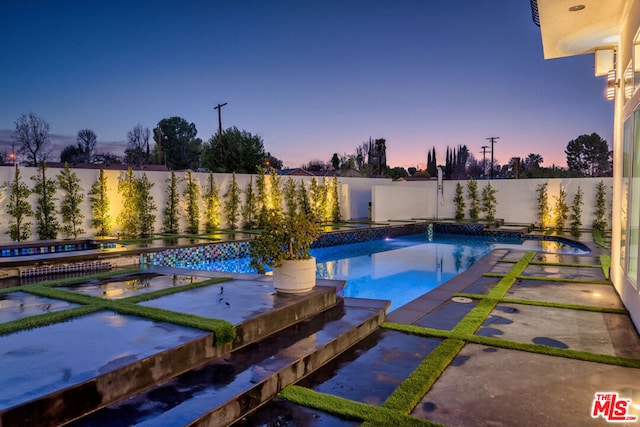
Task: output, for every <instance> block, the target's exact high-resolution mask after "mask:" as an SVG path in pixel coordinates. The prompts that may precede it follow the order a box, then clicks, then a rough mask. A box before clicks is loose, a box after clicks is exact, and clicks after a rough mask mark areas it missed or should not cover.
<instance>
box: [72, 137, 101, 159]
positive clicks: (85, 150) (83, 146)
mask: <svg viewBox="0 0 640 427" xmlns="http://www.w3.org/2000/svg"><path fill="white" fill-rule="evenodd" d="M76 142H77V143H78V148H79V149H80V152H81V153H82V156H83V158H82V162H83V163H91V161H92V160H93V155H94V153H95V151H96V144H97V142H98V136H97V135H96V133H95V132H94V131H92V130H91V129H80V130H79V131H78V136H77V137H76Z"/></svg>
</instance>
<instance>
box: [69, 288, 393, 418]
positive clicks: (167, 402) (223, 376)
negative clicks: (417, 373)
mask: <svg viewBox="0 0 640 427" xmlns="http://www.w3.org/2000/svg"><path fill="white" fill-rule="evenodd" d="M388 305H389V302H388V301H379V300H364V299H351V298H345V299H344V302H343V303H340V304H338V305H337V306H335V307H334V308H331V309H328V310H326V311H324V312H322V313H319V314H317V315H316V316H314V317H313V318H311V319H309V320H306V321H301V322H298V323H297V324H295V325H293V326H291V327H289V328H287V329H285V330H283V331H281V332H278V333H276V334H273V335H271V336H269V337H267V338H264V339H262V340H260V341H257V342H255V343H252V344H250V345H247V346H245V347H243V348H240V349H238V350H235V351H234V352H232V353H231V354H229V355H227V356H225V357H223V358H219V359H216V360H214V361H212V362H209V363H206V364H204V365H202V366H199V367H197V368H194V369H192V370H191V371H189V372H186V373H184V374H181V375H178V376H176V377H175V378H173V379H171V380H169V381H166V382H164V383H161V384H158V385H157V386H155V387H153V388H151V389H149V390H146V391H144V392H142V393H139V394H136V395H134V396H131V397H129V398H126V399H123V400H121V401H119V402H117V403H114V404H112V405H110V406H108V407H106V408H103V409H101V410H99V411H97V412H95V413H93V414H89V415H87V416H85V417H83V418H81V419H79V420H77V421H76V422H74V423H73V424H71V425H73V426H107V425H145V426H166V425H194V426H205V425H206V426H217V425H228V424H230V423H233V422H234V421H237V420H238V419H240V418H241V417H243V416H244V415H245V414H247V413H248V412H251V411H252V410H254V409H256V408H258V407H259V406H260V405H262V404H264V403H265V402H267V401H269V400H270V399H271V398H273V397H275V396H276V394H277V393H278V392H279V391H280V390H281V389H282V388H283V387H285V386H287V385H289V384H292V383H295V382H296V381H298V380H299V379H301V378H303V377H304V376H306V375H308V374H310V373H312V372H314V371H315V370H317V369H318V368H320V367H321V366H322V365H324V364H325V363H327V362H328V361H330V360H331V359H333V358H334V357H336V356H337V355H339V354H341V353H342V352H344V351H345V350H347V349H348V348H349V347H351V346H353V345H354V344H356V343H358V342H359V341H361V340H362V339H363V338H365V337H367V336H368V335H369V334H370V333H372V332H374V331H375V330H377V329H378V327H379V325H380V324H381V323H382V322H383V321H384V319H385V310H386V309H387V307H388Z"/></svg>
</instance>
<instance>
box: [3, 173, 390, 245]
mask: <svg viewBox="0 0 640 427" xmlns="http://www.w3.org/2000/svg"><path fill="white" fill-rule="evenodd" d="M61 170H62V169H58V168H47V170H46V177H47V178H48V179H56V180H57V178H56V177H57V175H59V174H60V172H61ZM19 171H20V179H21V181H22V182H23V183H24V184H26V185H27V186H28V187H29V188H30V189H33V187H34V185H35V182H34V181H33V180H32V179H31V177H32V176H35V175H37V173H38V169H37V168H33V167H20V168H19ZM72 171H73V172H74V173H75V174H76V175H77V176H78V178H79V179H80V186H81V187H82V194H84V195H85V198H84V200H83V202H82V204H81V212H82V214H83V215H84V220H83V223H82V224H81V226H80V227H81V228H83V229H84V230H85V233H84V234H82V235H81V236H79V237H85V238H86V237H93V236H94V231H95V230H93V229H92V228H91V218H92V214H91V205H90V203H89V196H88V194H89V191H90V189H91V186H92V185H93V184H94V183H95V182H96V181H97V179H98V176H99V174H100V170H99V169H81V168H76V169H72ZM124 173H125V171H118V170H105V175H106V177H107V181H108V184H107V186H108V198H109V203H110V209H111V216H112V234H113V235H114V236H115V235H117V233H118V232H119V231H121V229H122V227H121V226H120V224H118V222H117V218H118V215H119V213H120V210H121V206H122V197H121V196H120V194H119V193H118V177H119V176H120V175H121V174H124ZM143 173H144V174H146V176H147V178H148V179H149V181H150V182H151V183H153V187H152V188H151V195H152V197H153V200H154V203H155V205H156V208H157V209H156V221H155V231H156V232H161V230H162V222H163V211H164V208H165V206H166V201H167V193H166V191H167V186H168V184H169V179H170V176H171V172H152V171H139V170H134V171H133V174H134V176H136V177H141V176H142V174H143ZM14 174H15V169H14V167H13V166H0V186H1V187H0V243H8V242H10V241H11V239H10V238H9V235H8V234H7V231H8V229H9V222H10V219H11V218H10V216H9V215H8V214H7V202H8V193H7V190H6V186H5V185H4V184H6V183H9V182H12V181H13V179H14ZM175 174H176V177H178V178H179V179H182V178H184V176H185V175H186V173H185V172H182V171H181V172H175ZM192 175H193V177H194V179H195V180H196V181H197V182H199V183H200V192H201V194H202V195H203V194H204V193H205V192H206V191H207V188H208V185H209V181H208V180H209V174H208V173H199V172H193V173H192ZM232 177H233V175H232V174H225V173H216V174H214V179H215V182H216V184H217V185H218V194H219V197H220V201H221V204H222V205H223V204H224V194H225V192H226V191H227V190H228V188H229V186H230V184H231V181H232ZM256 178H257V175H248V174H237V175H236V182H237V184H238V186H239V187H240V189H241V190H243V191H244V190H245V189H246V188H247V184H248V183H249V180H250V179H252V180H253V186H254V191H255V183H256ZM281 178H282V182H283V184H284V183H286V182H287V181H288V180H289V179H290V178H291V179H293V180H294V181H295V182H296V183H299V182H300V181H304V182H305V183H306V184H307V188H309V183H310V182H311V180H312V179H313V177H309V176H304V177H303V176H292V177H289V176H282V177H281ZM316 179H317V180H318V183H319V184H320V185H322V184H330V183H331V180H332V178H331V177H327V178H323V177H317V178H316ZM380 182H388V183H390V182H391V180H388V179H363V178H339V200H340V210H341V215H342V218H343V219H353V218H366V217H367V213H368V203H369V201H370V200H371V194H372V191H371V188H372V187H373V185H376V184H379V183H380ZM267 183H269V179H267ZM184 189H185V183H184V181H182V182H180V184H179V192H180V194H181V196H182V195H183V193H184ZM63 195H64V194H63V192H62V191H61V190H59V189H58V192H57V193H56V198H57V200H55V201H54V203H55V205H56V209H59V208H60V202H61V200H62V197H63ZM242 200H243V201H244V194H243V196H242ZM29 201H30V203H31V206H32V208H33V209H34V211H35V208H36V203H37V197H36V195H35V194H32V195H31V196H30V197H29ZM181 205H182V209H183V215H181V218H180V221H181V223H180V230H181V231H183V230H185V229H186V227H187V221H186V214H184V211H185V210H186V204H185V203H184V201H183V200H181ZM200 209H201V215H203V214H204V205H203V204H201V205H200ZM28 221H30V222H31V239H30V240H37V239H38V236H37V232H36V220H35V218H29V219H28ZM58 221H59V222H60V221H61V219H60V217H58ZM221 227H222V228H224V227H226V223H225V219H224V213H222V215H221ZM203 228H204V222H203V220H202V219H201V231H202V229H203ZM58 238H60V239H62V238H63V236H62V235H61V234H59V235H58Z"/></svg>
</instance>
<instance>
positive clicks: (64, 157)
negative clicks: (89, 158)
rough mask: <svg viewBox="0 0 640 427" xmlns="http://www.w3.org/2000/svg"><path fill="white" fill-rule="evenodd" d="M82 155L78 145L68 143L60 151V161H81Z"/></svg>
mask: <svg viewBox="0 0 640 427" xmlns="http://www.w3.org/2000/svg"><path fill="white" fill-rule="evenodd" d="M82 157H83V156H82V153H81V152H80V150H79V149H78V146H77V145H67V146H66V147H64V148H63V149H62V152H60V161H61V162H64V163H81V162H82V160H80V159H81V158H82Z"/></svg>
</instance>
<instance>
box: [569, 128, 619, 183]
mask: <svg viewBox="0 0 640 427" xmlns="http://www.w3.org/2000/svg"><path fill="white" fill-rule="evenodd" d="M564 152H565V154H566V155H567V166H568V167H569V170H572V171H577V172H579V173H580V174H581V175H582V176H590V177H599V176H611V174H612V166H611V158H612V152H611V151H609V145H608V144H607V141H606V140H604V139H602V138H601V137H600V135H598V134H597V133H595V132H594V133H592V134H591V135H580V136H579V137H577V138H576V139H572V140H571V141H569V143H568V144H567V148H566V150H565V151H564Z"/></svg>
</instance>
